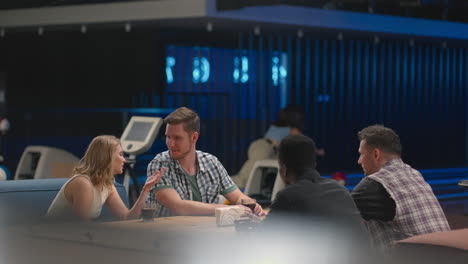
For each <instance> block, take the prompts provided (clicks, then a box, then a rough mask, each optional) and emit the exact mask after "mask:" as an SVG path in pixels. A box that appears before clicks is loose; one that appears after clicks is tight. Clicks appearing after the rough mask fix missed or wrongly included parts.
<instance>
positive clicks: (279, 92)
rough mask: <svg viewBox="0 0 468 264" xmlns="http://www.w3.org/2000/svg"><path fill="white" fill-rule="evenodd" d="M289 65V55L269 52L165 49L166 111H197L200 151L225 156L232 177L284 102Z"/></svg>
mask: <svg viewBox="0 0 468 264" xmlns="http://www.w3.org/2000/svg"><path fill="white" fill-rule="evenodd" d="M288 63H289V61H288V55H287V53H286V52H280V51H278V50H274V49H273V48H271V49H267V50H253V49H248V48H246V47H239V48H237V49H230V48H214V47H211V48H210V47H203V46H197V47H194V46H192V47H191V46H177V45H169V46H168V47H167V58H166V69H165V72H166V78H167V81H166V82H167V86H166V89H165V92H164V94H163V96H162V97H163V101H164V107H172V108H176V107H179V106H181V105H186V106H189V107H192V108H194V109H196V110H197V111H198V112H199V114H200V116H201V118H202V136H201V137H200V140H199V145H198V147H199V148H200V149H202V150H205V151H209V152H212V153H215V154H217V155H218V156H220V157H225V158H224V160H223V163H225V165H226V167H228V168H230V169H231V171H234V172H235V171H236V169H237V167H238V166H239V164H240V163H241V162H243V161H244V160H245V158H246V156H245V154H246V148H247V146H248V144H249V143H250V142H251V141H252V140H254V139H255V138H257V137H260V136H261V135H262V134H263V133H264V132H265V130H266V129H267V126H268V124H269V123H270V122H271V121H273V120H275V118H276V113H277V112H278V110H279V109H281V108H282V107H284V106H285V105H286V103H287V90H288V89H287V87H288V69H289V68H288ZM226 163H227V164H226ZM232 168H234V169H232Z"/></svg>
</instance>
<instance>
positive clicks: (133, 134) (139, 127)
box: [125, 121, 153, 142]
mask: <svg viewBox="0 0 468 264" xmlns="http://www.w3.org/2000/svg"><path fill="white" fill-rule="evenodd" d="M152 126H153V123H152V122H141V121H136V122H133V125H132V127H130V131H129V132H128V135H127V137H126V138H125V140H126V141H138V142H143V141H145V139H146V137H147V136H148V133H149V132H150V129H151V127H152Z"/></svg>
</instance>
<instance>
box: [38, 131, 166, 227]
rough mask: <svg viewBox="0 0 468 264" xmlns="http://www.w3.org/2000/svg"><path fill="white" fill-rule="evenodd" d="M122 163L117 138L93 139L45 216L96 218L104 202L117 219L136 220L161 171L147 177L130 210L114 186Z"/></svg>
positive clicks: (120, 149)
mask: <svg viewBox="0 0 468 264" xmlns="http://www.w3.org/2000/svg"><path fill="white" fill-rule="evenodd" d="M124 163H125V158H124V157H123V150H122V146H121V145H120V141H119V139H117V138H116V137H114V136H107V135H103V136H98V137H95V138H94V139H93V141H92V142H91V144H90V145H89V146H88V149H87V150H86V153H85V155H84V156H83V158H82V159H81V160H80V163H79V164H78V165H77V166H76V167H75V168H74V170H73V177H72V178H71V179H70V180H68V181H67V182H66V183H65V184H64V185H63V186H62V188H61V189H60V191H59V192H58V193H57V196H56V197H55V199H54V200H53V202H52V204H51V205H50V207H49V210H48V211H47V215H46V217H47V218H49V219H56V220H83V221H89V220H92V219H95V218H98V217H99V215H100V214H101V210H102V206H103V205H104V203H106V205H107V206H108V207H109V209H110V211H111V212H112V214H113V215H114V216H116V217H118V218H120V219H132V218H137V217H139V215H140V213H141V209H142V207H143V204H144V202H145V199H146V196H147V195H148V192H149V190H150V189H151V188H152V187H153V186H154V185H155V184H156V183H158V181H159V180H160V179H161V176H162V174H163V173H164V169H161V170H159V171H155V172H154V173H153V174H152V175H151V176H150V177H148V179H147V180H146V183H145V185H144V186H143V190H142V192H141V194H140V196H139V197H138V199H137V200H136V202H135V205H134V206H133V207H132V209H130V210H129V209H128V208H127V207H126V206H125V204H124V203H123V201H122V199H121V198H120V196H119V194H118V192H117V190H116V188H115V186H114V175H115V174H121V173H122V172H123V167H124Z"/></svg>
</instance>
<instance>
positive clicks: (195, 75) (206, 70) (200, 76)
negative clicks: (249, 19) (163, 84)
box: [166, 46, 289, 105]
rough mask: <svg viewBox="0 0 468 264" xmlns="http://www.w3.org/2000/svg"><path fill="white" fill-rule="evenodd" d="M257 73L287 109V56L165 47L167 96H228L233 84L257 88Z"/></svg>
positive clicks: (274, 53)
mask: <svg viewBox="0 0 468 264" xmlns="http://www.w3.org/2000/svg"><path fill="white" fill-rule="evenodd" d="M247 54H248V56H247ZM259 71H261V72H265V73H266V76H267V79H269V78H271V79H270V80H271V84H272V85H273V86H276V87H278V89H279V91H280V93H281V96H280V100H282V104H281V105H286V99H287V96H286V95H287V91H288V89H289V86H288V79H287V78H288V55H287V53H285V52H279V51H271V52H262V53H261V54H259V53H257V52H256V51H252V50H244V49H240V50H239V49H223V48H208V47H190V46H168V49H167V57H166V80H167V85H168V87H167V91H169V92H183V91H190V92H208V91H209V92H210V93H217V92H220V93H230V92H231V89H232V88H233V87H235V86H233V85H232V84H242V86H243V87H247V86H249V85H251V84H254V85H256V83H257V79H256V78H257V76H258V72H259ZM270 76H271V77H270ZM283 101H284V102H283Z"/></svg>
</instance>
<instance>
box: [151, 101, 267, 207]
mask: <svg viewBox="0 0 468 264" xmlns="http://www.w3.org/2000/svg"><path fill="white" fill-rule="evenodd" d="M164 122H165V123H166V145H167V148H168V151H165V152H162V153H159V154H158V155H156V157H155V158H154V159H153V160H152V161H151V163H150V164H149V165H148V170H147V172H148V176H149V175H152V174H153V172H155V171H158V170H160V169H161V168H167V171H166V172H165V177H164V178H162V179H161V181H160V182H159V183H158V185H157V186H155V188H154V189H153V190H152V192H153V195H154V196H155V198H156V201H157V203H158V204H159V207H158V209H157V210H158V211H157V216H170V215H214V214H215V209H216V208H218V207H225V206H227V205H224V204H219V203H218V200H219V197H218V195H220V194H221V195H223V196H224V197H225V198H226V199H227V200H229V201H230V202H231V204H239V203H240V201H241V199H249V197H248V196H246V195H245V194H243V193H242V192H241V191H240V190H239V188H238V187H237V186H236V185H235V184H234V182H233V181H232V180H231V178H230V177H229V175H228V174H227V171H226V169H225V168H224V167H223V165H222V164H221V162H219V161H218V159H217V158H216V157H215V156H213V155H211V154H208V153H205V152H201V151H197V150H196V143H197V140H198V137H199V133H200V117H199V116H198V114H197V113H195V112H194V111H193V110H191V109H189V108H187V107H180V108H178V109H176V110H175V111H174V112H172V113H171V114H170V115H168V116H167V117H166V118H165V119H164ZM244 209H245V210H246V212H248V213H250V212H252V211H253V213H255V214H256V215H263V214H264V212H263V210H262V207H261V206H260V205H259V204H256V205H255V208H254V209H253V210H252V211H251V209H249V208H247V207H244Z"/></svg>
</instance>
